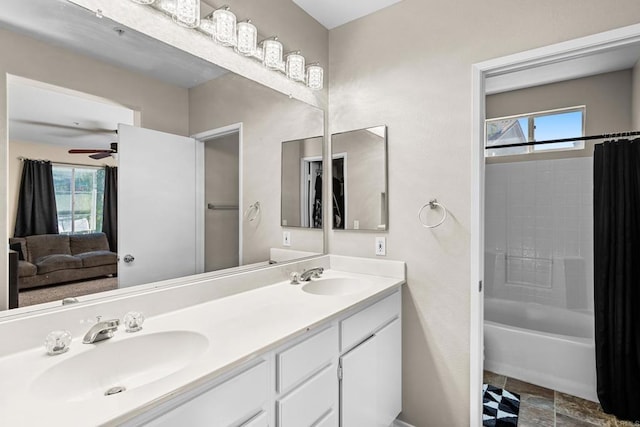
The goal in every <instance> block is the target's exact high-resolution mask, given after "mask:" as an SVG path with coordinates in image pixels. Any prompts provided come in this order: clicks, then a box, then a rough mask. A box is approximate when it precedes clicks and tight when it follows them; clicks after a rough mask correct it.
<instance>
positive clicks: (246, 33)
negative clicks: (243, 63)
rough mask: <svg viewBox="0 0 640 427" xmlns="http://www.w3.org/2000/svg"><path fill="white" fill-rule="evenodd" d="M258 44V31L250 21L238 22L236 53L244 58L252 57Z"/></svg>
mask: <svg viewBox="0 0 640 427" xmlns="http://www.w3.org/2000/svg"><path fill="white" fill-rule="evenodd" d="M257 44H258V29H257V28H256V26H255V25H253V24H252V23H251V19H247V20H246V21H242V22H238V43H237V45H236V52H238V53H239V54H241V55H244V56H253V55H254V53H255V51H256V48H257Z"/></svg>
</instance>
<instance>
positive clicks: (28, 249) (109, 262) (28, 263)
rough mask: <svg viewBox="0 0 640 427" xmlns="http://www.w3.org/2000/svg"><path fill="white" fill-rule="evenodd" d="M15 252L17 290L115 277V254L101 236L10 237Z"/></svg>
mask: <svg viewBox="0 0 640 427" xmlns="http://www.w3.org/2000/svg"><path fill="white" fill-rule="evenodd" d="M9 246H10V247H11V249H13V250H16V251H17V252H18V256H19V261H18V289H19V290H23V289H28V288H35V287H38V286H46V285H54V284H59V283H64V282H70V281H74V280H84V279H91V278H96V277H101V276H108V275H115V274H117V272H118V255H117V254H116V253H115V252H112V251H111V250H110V248H109V242H108V241H107V236H106V235H105V234H104V233H89V234H41V235H37V236H27V237H12V238H10V239H9Z"/></svg>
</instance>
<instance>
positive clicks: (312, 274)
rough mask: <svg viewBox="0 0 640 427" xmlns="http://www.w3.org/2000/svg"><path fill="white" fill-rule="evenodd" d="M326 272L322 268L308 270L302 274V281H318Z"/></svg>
mask: <svg viewBox="0 0 640 427" xmlns="http://www.w3.org/2000/svg"><path fill="white" fill-rule="evenodd" d="M323 272H324V268H322V267H314V268H310V269H308V270H305V271H303V272H302V274H300V280H301V281H303V282H308V281H309V280H311V279H312V278H313V279H317V278H319V277H320V275H321V274H322V273H323Z"/></svg>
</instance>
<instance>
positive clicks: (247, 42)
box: [131, 0, 324, 90]
mask: <svg viewBox="0 0 640 427" xmlns="http://www.w3.org/2000/svg"><path fill="white" fill-rule="evenodd" d="M131 1H133V2H135V3H139V4H145V5H149V6H151V7H153V8H154V9H157V10H159V11H161V12H163V13H165V14H167V15H169V16H171V17H172V18H173V20H174V22H175V23H177V24H179V25H181V26H183V27H187V28H195V29H198V30H200V31H202V32H203V33H205V34H207V35H209V36H210V37H211V38H212V39H213V40H214V41H215V42H216V43H219V44H221V45H223V46H227V47H233V48H234V50H235V52H236V53H238V54H240V55H243V56H246V57H250V58H253V59H256V60H258V61H260V62H261V63H262V65H264V66H265V67H266V68H268V69H270V70H274V71H280V72H281V73H283V74H285V75H286V76H287V77H288V78H289V79H290V80H293V81H296V82H300V83H302V84H306V86H307V87H309V88H310V89H312V90H321V89H322V88H323V83H324V82H323V80H324V71H323V69H322V67H320V65H318V63H313V64H308V66H307V67H306V68H305V62H306V60H305V58H304V56H302V55H301V54H300V52H299V51H295V52H291V53H289V54H287V55H286V59H285V60H283V51H284V48H283V45H282V43H281V42H280V41H279V40H278V37H269V38H267V39H265V40H262V41H261V42H260V43H257V40H258V29H257V28H256V26H255V25H254V24H253V23H252V22H251V20H250V19H247V20H246V21H240V22H238V21H237V20H236V15H235V14H234V13H233V12H231V10H230V8H229V6H223V7H221V8H218V9H216V10H214V11H213V12H212V13H211V14H209V15H208V16H206V17H205V18H202V19H201V18H200V0H131Z"/></svg>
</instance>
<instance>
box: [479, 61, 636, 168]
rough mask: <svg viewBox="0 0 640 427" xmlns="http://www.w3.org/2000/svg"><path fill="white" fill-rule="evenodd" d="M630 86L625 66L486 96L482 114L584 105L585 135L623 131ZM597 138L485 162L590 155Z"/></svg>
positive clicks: (628, 118) (627, 122) (626, 128)
mask: <svg viewBox="0 0 640 427" xmlns="http://www.w3.org/2000/svg"><path fill="white" fill-rule="evenodd" d="M632 86H633V84H632V70H630V69H629V70H623V71H616V72H613V73H605V74H600V75H597V76H591V77H585V78H581V79H575V80H568V81H564V82H559V83H553V84H548V85H543V86H536V87H532V88H527V89H521V90H514V91H511V92H505V93H500V94H496V95H490V96H487V99H486V109H487V110H486V114H487V118H488V119H492V118H497V117H504V116H512V115H517V114H525V113H532V112H536V111H544V110H553V109H556V108H564V107H573V106H577V105H585V106H586V115H585V135H597V134H601V133H613V132H625V131H630V130H633V129H632V123H631V116H632V114H631V110H632V106H631V105H632ZM600 142H602V140H592V141H585V148H584V149H583V150H570V151H556V152H549V153H531V154H524V155H519V156H504V157H489V158H487V163H507V162H515V161H530V160H543V159H544V160H547V159H564V158H569V157H590V156H593V145H594V144H596V143H600Z"/></svg>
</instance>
